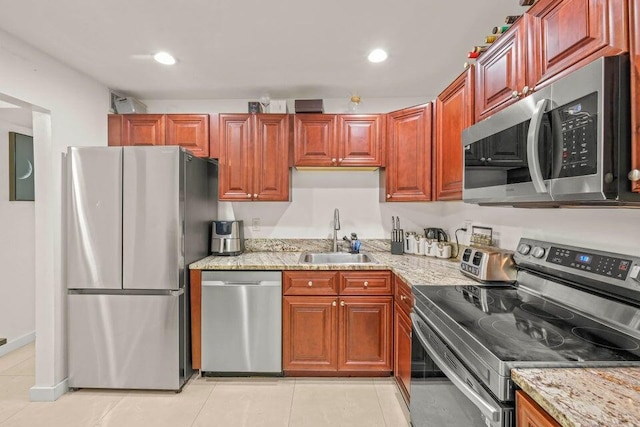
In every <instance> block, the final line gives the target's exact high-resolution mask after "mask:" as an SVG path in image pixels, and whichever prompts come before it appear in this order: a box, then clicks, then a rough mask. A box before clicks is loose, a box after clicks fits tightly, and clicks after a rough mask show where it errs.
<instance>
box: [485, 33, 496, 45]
mask: <svg viewBox="0 0 640 427" xmlns="http://www.w3.org/2000/svg"><path fill="white" fill-rule="evenodd" d="M498 37H500V34H492V35H490V36H485V38H484V42H485V43H487V44H491V43H493V42H495V41H496V40H498Z"/></svg>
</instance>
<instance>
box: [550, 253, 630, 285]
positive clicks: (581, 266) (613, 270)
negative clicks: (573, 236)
mask: <svg viewBox="0 0 640 427" xmlns="http://www.w3.org/2000/svg"><path fill="white" fill-rule="evenodd" d="M547 262H551V263H554V264H559V265H563V266H565V267H571V268H575V269H576V270H584V271H588V272H591V273H595V274H599V275H601V276H605V277H612V278H614V279H620V280H626V279H627V274H629V269H630V267H631V260H629V259H624V258H617V257H612V256H604V255H598V254H593V253H589V252H583V251H576V250H572V249H565V248H559V247H556V246H551V248H549V254H548V255H547Z"/></svg>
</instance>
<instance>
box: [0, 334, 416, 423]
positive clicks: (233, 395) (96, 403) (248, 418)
mask: <svg viewBox="0 0 640 427" xmlns="http://www.w3.org/2000/svg"><path fill="white" fill-rule="evenodd" d="M34 351H35V346H34V344H30V345H27V346H25V347H22V348H20V349H18V350H15V351H13V352H12V353H9V354H7V355H5V356H3V357H0V427H38V426H47V427H58V426H60V427H62V426H64V427H75V426H77V427H93V426H95V427H116V426H117V427H130V426H143V427H164V426H167V427H182V426H184V427H205V426H206V427H217V426H221V427H235V426H238V427H240V426H243V427H244V426H247V427H248V426H251V427H254V426H255V427H258V426H264V427H298V426H300V427H316V426H318V427H320V426H341V427H347V426H354V427H356V426H362V427H375V426H381V427H406V426H407V425H408V421H407V420H408V413H407V408H406V406H405V405H404V402H402V397H401V396H400V394H399V392H398V390H397V388H396V385H395V383H394V382H393V380H391V379H390V378H381V379H371V378H355V379H344V378H327V379H316V378H295V379H294V378H198V377H194V378H192V379H191V380H190V381H189V383H188V384H187V385H185V387H184V389H183V391H182V393H173V392H152V391H150V392H144V391H112V390H79V391H75V392H71V393H67V394H65V395H64V396H62V397H61V398H60V399H58V400H57V401H56V402H30V401H29V389H30V388H31V386H33V384H34V381H35V372H34V370H35V358H34Z"/></svg>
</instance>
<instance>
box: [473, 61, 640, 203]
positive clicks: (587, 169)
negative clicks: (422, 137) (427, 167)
mask: <svg viewBox="0 0 640 427" xmlns="http://www.w3.org/2000/svg"><path fill="white" fill-rule="evenodd" d="M629 86H630V82H629V58H628V56H626V55H620V56H612V57H604V58H600V59H597V60H595V61H593V62H591V63H590V64H588V65H586V66H584V67H582V68H580V69H579V70H577V71H575V72H573V73H571V74H568V75H567V76H565V77H563V78H561V79H558V80H557V81H556V82H554V83H552V84H550V85H548V86H546V87H544V88H542V89H540V90H539V91H536V92H534V93H533V94H531V95H529V96H527V97H526V98H524V99H522V100H520V101H518V102H516V103H515V104H513V105H510V106H509V107H506V108H505V109H504V110H502V111H500V112H498V113H496V114H494V115H493V116H491V117H489V118H487V119H485V120H482V121H481V122H478V123H476V124H475V125H473V126H471V127H469V128H467V129H465V130H464V131H463V133H462V144H463V148H464V177H463V193H462V194H463V200H464V201H465V202H468V203H478V204H483V205H514V206H524V207H526V206H530V207H537V206H540V207H555V206H563V205H576V206H580V205H587V206H588V205H605V206H606V205H619V206H636V205H637V206H640V194H637V193H633V192H632V191H631V182H630V181H629V180H628V179H627V174H628V172H629V171H630V170H631V146H630V145H631V129H630V107H629V99H630V90H629Z"/></svg>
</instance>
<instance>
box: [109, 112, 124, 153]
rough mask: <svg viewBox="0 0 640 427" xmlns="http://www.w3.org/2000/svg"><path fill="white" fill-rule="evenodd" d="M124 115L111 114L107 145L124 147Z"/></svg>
mask: <svg viewBox="0 0 640 427" xmlns="http://www.w3.org/2000/svg"><path fill="white" fill-rule="evenodd" d="M122 122H123V119H122V114H109V116H108V117H107V145H109V146H120V145H122V139H123V135H122V127H123V123H122Z"/></svg>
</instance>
